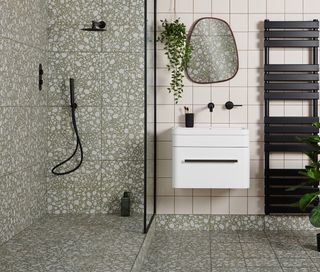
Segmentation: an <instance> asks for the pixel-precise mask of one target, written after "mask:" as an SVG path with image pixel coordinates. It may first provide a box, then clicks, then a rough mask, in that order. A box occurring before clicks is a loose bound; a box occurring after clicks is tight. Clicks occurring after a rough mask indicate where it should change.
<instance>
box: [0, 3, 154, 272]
mask: <svg viewBox="0 0 320 272" xmlns="http://www.w3.org/2000/svg"><path fill="white" fill-rule="evenodd" d="M154 16H155V14H154V4H153V1H141V0H130V1H109V0H97V1H74V0H71V1H69V0H68V1H56V0H49V1H42V0H31V1H29V0H28V1H12V0H4V1H1V3H0V59H1V68H0V71H1V73H0V84H1V85H0V150H1V158H0V176H1V178H0V271H1V272H2V271H3V272H11V271H12V272H13V271H30V272H31V271H52V272H53V271H131V270H132V269H133V267H134V266H135V263H136V262H137V257H138V254H139V252H140V250H141V247H142V244H143V242H144V239H145V233H146V232H147V231H148V228H149V225H150V223H151V221H152V220H153V215H154V212H155V205H154V188H155V186H154V177H155V175H154V171H155V166H154V163H155V160H154V156H155V150H154V146H155V119H154V116H155V114H154V111H155V103H154V97H155V96H154V73H153V70H154V69H153V67H154V64H153V62H154V52H155V51H154V37H153V35H154V34H153V33H154V31H153V29H154V28H153V25H154ZM147 60H148V61H147ZM146 63H148V64H146Z"/></svg>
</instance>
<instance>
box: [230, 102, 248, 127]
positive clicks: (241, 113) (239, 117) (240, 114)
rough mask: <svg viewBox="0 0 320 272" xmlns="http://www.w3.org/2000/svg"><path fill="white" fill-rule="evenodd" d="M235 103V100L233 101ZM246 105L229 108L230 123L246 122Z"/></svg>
mask: <svg viewBox="0 0 320 272" xmlns="http://www.w3.org/2000/svg"><path fill="white" fill-rule="evenodd" d="M234 103H235V102H234ZM247 117H248V107H247V105H243V106H242V107H234V108H233V109H232V110H230V123H247V122H248V118H247Z"/></svg>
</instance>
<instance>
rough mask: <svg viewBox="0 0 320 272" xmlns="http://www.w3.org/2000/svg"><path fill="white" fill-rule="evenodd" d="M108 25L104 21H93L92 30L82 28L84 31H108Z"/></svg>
mask: <svg viewBox="0 0 320 272" xmlns="http://www.w3.org/2000/svg"><path fill="white" fill-rule="evenodd" d="M106 25H107V24H106V23H105V22H104V21H100V22H96V21H92V25H91V28H90V27H89V28H82V29H81V30H84V31H106V30H105V29H104V28H105V27H106Z"/></svg>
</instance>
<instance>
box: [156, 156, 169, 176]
mask: <svg viewBox="0 0 320 272" xmlns="http://www.w3.org/2000/svg"><path fill="white" fill-rule="evenodd" d="M171 176H172V161H171V160H157V177H159V178H171Z"/></svg>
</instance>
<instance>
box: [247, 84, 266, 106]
mask: <svg viewBox="0 0 320 272" xmlns="http://www.w3.org/2000/svg"><path fill="white" fill-rule="evenodd" d="M263 103H264V89H263V87H249V88H248V104H249V105H261V106H262V104H263Z"/></svg>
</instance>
